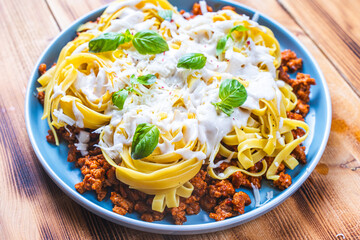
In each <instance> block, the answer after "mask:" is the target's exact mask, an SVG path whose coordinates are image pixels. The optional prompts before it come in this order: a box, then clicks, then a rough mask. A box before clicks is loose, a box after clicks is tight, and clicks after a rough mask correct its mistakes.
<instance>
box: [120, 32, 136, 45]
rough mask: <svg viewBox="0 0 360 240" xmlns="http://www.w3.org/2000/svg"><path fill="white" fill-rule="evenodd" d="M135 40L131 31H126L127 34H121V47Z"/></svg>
mask: <svg viewBox="0 0 360 240" xmlns="http://www.w3.org/2000/svg"><path fill="white" fill-rule="evenodd" d="M132 39H133V35H132V34H131V33H130V31H129V29H126V31H125V33H121V34H120V39H119V45H120V44H124V43H127V42H130V41H131V40H132Z"/></svg>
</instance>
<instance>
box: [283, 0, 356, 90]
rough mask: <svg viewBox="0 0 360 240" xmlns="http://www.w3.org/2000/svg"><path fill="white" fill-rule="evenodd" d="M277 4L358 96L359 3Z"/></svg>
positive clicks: (313, 0)
mask: <svg viewBox="0 0 360 240" xmlns="http://www.w3.org/2000/svg"><path fill="white" fill-rule="evenodd" d="M280 3H281V4H282V5H283V6H284V8H285V9H286V10H287V11H289V13H290V14H291V16H292V17H294V18H295V19H296V21H297V23H298V24H299V25H300V26H301V27H302V28H303V29H305V31H306V32H307V33H308V34H309V35H310V36H311V38H312V39H313V40H314V42H315V43H316V44H317V45H318V46H319V48H320V49H321V50H322V51H324V52H326V54H327V56H328V57H329V59H330V60H331V61H332V62H333V63H334V66H335V67H336V68H337V69H339V71H340V72H341V74H342V75H343V76H344V77H345V80H347V82H348V83H349V84H350V85H351V86H352V88H353V89H354V90H355V91H356V92H357V94H358V95H359V94H360V80H359V79H360V24H359V13H358V9H359V8H360V1H358V0H348V1H346V2H344V1H340V0H337V1H327V0H301V1H292V0H280ZM304 9H306V11H304ZM314 23H316V24H314ZM330 39H331V40H330Z"/></svg>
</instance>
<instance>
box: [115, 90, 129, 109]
mask: <svg viewBox="0 0 360 240" xmlns="http://www.w3.org/2000/svg"><path fill="white" fill-rule="evenodd" d="M128 94H129V93H128V91H127V90H125V89H121V90H120V91H117V92H116V93H113V95H112V102H113V103H114V105H115V106H117V107H118V108H119V109H120V110H122V109H123V108H124V103H125V100H126V98H127V96H128Z"/></svg>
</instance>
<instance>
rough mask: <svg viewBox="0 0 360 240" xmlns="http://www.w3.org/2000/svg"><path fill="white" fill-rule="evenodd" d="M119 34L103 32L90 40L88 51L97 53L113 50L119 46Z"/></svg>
mask: <svg viewBox="0 0 360 240" xmlns="http://www.w3.org/2000/svg"><path fill="white" fill-rule="evenodd" d="M119 41H120V34H118V33H112V32H109V33H104V34H101V35H100V36H98V37H96V38H94V39H92V40H90V42H89V52H92V53H99V52H107V51H114V50H116V49H117V47H118V46H119Z"/></svg>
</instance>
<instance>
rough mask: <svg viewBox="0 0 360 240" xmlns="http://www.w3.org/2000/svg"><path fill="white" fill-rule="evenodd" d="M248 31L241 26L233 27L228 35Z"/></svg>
mask: <svg viewBox="0 0 360 240" xmlns="http://www.w3.org/2000/svg"><path fill="white" fill-rule="evenodd" d="M248 30H249V29H247V28H246V27H244V26H243V25H236V26H235V27H233V28H232V29H231V30H230V32H229V34H231V33H232V32H234V31H238V32H245V31H248Z"/></svg>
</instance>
